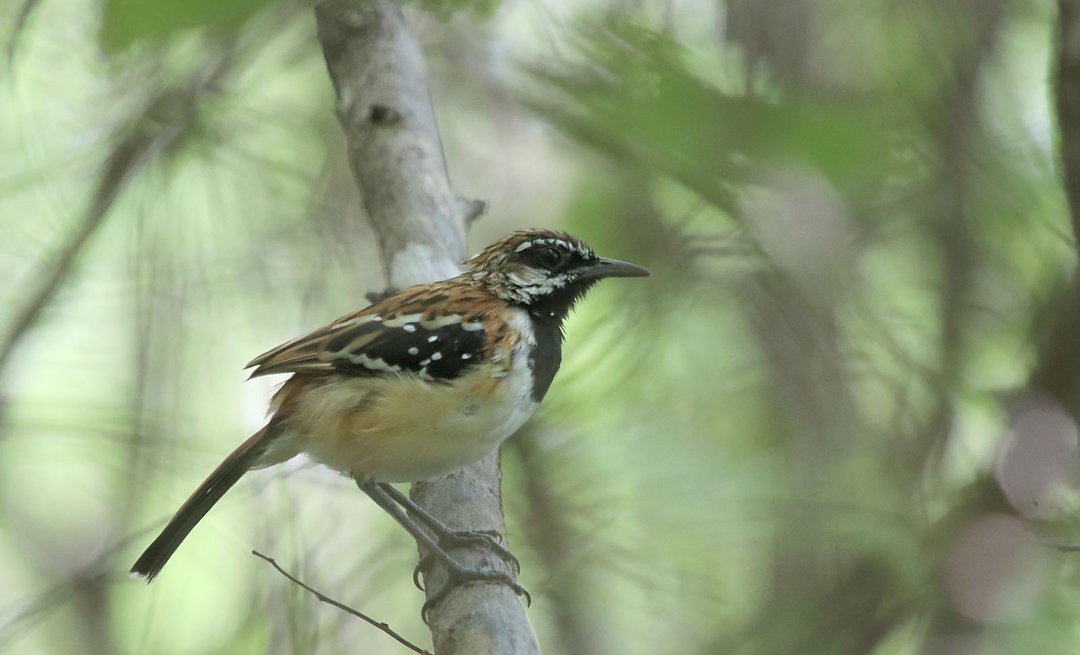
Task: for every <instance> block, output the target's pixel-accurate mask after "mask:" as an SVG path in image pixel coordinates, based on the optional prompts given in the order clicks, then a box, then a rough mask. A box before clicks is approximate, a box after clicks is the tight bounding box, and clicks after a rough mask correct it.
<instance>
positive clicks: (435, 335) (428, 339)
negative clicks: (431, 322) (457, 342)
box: [427, 334, 439, 343]
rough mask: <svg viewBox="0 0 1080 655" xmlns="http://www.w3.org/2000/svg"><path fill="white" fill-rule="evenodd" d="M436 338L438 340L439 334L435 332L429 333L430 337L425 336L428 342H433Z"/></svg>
mask: <svg viewBox="0 0 1080 655" xmlns="http://www.w3.org/2000/svg"><path fill="white" fill-rule="evenodd" d="M438 340H439V335H437V334H433V335H431V336H430V337H428V338H427V342H428V343H435V342H436V341H438Z"/></svg>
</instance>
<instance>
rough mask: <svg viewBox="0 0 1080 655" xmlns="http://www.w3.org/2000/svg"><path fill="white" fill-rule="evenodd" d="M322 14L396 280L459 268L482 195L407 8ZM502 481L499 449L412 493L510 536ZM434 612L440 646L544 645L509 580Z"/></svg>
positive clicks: (427, 573) (485, 562) (340, 3)
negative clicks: (439, 106) (451, 165)
mask: <svg viewBox="0 0 1080 655" xmlns="http://www.w3.org/2000/svg"><path fill="white" fill-rule="evenodd" d="M315 16H316V21H317V26H318V35H319V40H320V41H321V43H322V47H323V52H324V54H325V57H326V63H327V68H328V69H329V72H330V77H331V79H332V80H333V83H334V88H335V89H336V91H337V111H338V118H339V120H340V122H341V126H342V129H343V130H344V132H345V137H346V142H347V147H348V152H349V161H350V163H351V165H352V169H353V173H354V175H355V177H356V182H357V185H358V187H359V189H360V193H361V195H362V197H363V202H364V207H365V208H366V210H367V214H368V216H369V217H370V219H371V222H372V225H373V226H374V228H375V232H376V233H377V234H378V238H379V246H380V249H381V252H382V259H383V263H384V267H385V269H386V274H387V280H388V283H389V285H390V286H391V287H393V288H402V287H405V286H408V285H411V284H416V283H421V282H431V281H434V280H438V279H443V278H446V277H450V276H453V275H455V274H457V273H458V272H459V271H460V266H459V262H461V261H462V260H464V259H465V254H466V252H465V229H466V227H467V225H468V223H469V222H470V221H471V219H473V218H475V217H476V216H477V215H478V214H479V213H481V212H482V211H483V203H481V202H478V201H469V200H466V199H463V198H460V197H458V196H457V195H455V194H454V193H453V192H452V191H451V190H450V184H449V181H448V179H447V172H446V163H445V159H444V157H443V151H442V144H441V142H440V139H439V133H438V127H437V125H436V122H435V114H434V112H433V110H432V105H431V100H430V98H429V96H428V91H427V82H426V79H425V76H424V67H423V59H422V57H421V53H420V49H419V47H418V46H417V44H416V42H415V41H414V39H413V37H412V35H411V33H410V32H409V29H408V26H407V24H406V22H405V18H404V15H403V13H402V10H401V7H400V6H398V5H397V4H395V3H393V2H386V1H375V2H363V1H358V0H330V1H327V2H322V3H320V4H319V5H317V6H316V9H315ZM434 436H435V435H433V437H434ZM500 482H501V474H500V470H499V463H498V457H497V455H492V456H489V457H487V458H485V459H483V460H481V461H479V462H477V463H475V464H473V465H471V466H468V467H466V468H465V469H463V470H461V471H458V472H456V473H454V474H452V475H450V476H448V477H446V478H443V479H440V480H437V481H434V482H427V483H418V484H415V485H414V486H413V492H412V495H413V498H414V499H415V500H416V501H417V502H418V503H420V504H421V505H423V506H424V507H426V508H427V509H428V510H429V511H431V512H432V513H433V514H434V515H435V516H437V517H439V518H440V519H442V520H443V521H444V522H445V523H446V524H447V525H449V526H450V527H453V528H465V529H472V530H494V531H496V532H497V533H498V534H499V535H501V536H502V535H505V526H504V523H503V516H502V498H501V495H500ZM503 538H504V539H505V537H503ZM422 554H423V553H421V555H422ZM454 554H455V555H456V556H457V557H458V558H459V559H460V560H461V561H462V562H463V563H465V564H467V565H471V566H485V567H492V568H494V567H501V568H503V569H504V570H507V571H508V572H510V573H512V572H511V571H509V567H508V565H507V564H506V563H504V562H502V561H501V560H499V559H497V558H487V557H485V556H484V555H482V554H481V553H479V552H478V551H476V550H473V549H461V550H456V551H454ZM422 563H423V566H422V571H423V573H424V581H425V585H426V587H427V593H428V596H429V598H430V597H431V595H433V594H435V593H437V592H439V590H441V589H442V588H443V585H444V584H445V583H446V581H447V576H446V572H445V571H444V570H442V567H441V566H439V565H436V564H435V563H434V562H429V561H424V560H422ZM428 619H429V624H430V627H431V632H432V639H433V643H434V646H435V651H436V653H439V654H440V655H453V654H455V653H460V654H462V655H482V654H484V653H498V654H500V655H503V654H515V653H538V652H539V649H538V647H537V645H536V638H535V636H534V635H533V632H532V627H531V626H530V625H529V622H528V619H527V618H526V616H525V611H524V608H523V606H522V604H521V602H520V601H519V600H518V599H517V597H516V596H515V594H514V592H513V591H511V590H510V589H509V588H507V587H504V586H501V585H490V584H482V585H465V586H460V587H457V588H455V589H453V590H452V591H451V592H450V593H449V595H447V596H446V597H445V598H444V599H443V600H442V601H441V602H440V603H438V604H437V605H435V606H434V607H433V608H432V610H431V611H430V612H429V615H428Z"/></svg>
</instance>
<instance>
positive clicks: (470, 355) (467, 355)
mask: <svg viewBox="0 0 1080 655" xmlns="http://www.w3.org/2000/svg"><path fill="white" fill-rule="evenodd" d="M470 357H472V354H470V353H465V354H464V355H462V356H461V358H462V359H469V358H470Z"/></svg>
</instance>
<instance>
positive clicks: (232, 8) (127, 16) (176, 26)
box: [100, 0, 273, 53]
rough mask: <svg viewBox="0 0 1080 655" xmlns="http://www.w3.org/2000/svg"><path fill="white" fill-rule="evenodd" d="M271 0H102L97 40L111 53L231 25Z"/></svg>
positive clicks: (245, 18)
mask: <svg viewBox="0 0 1080 655" xmlns="http://www.w3.org/2000/svg"><path fill="white" fill-rule="evenodd" d="M271 2H273V0H183V1H182V2H174V1H170V0H105V11H104V17H103V19H102V23H101V34H100V43H101V47H102V49H103V50H105V52H109V53H115V52H118V51H120V50H123V49H125V48H128V47H129V46H131V45H133V44H135V43H137V42H139V41H162V40H165V39H168V38H169V37H171V36H172V35H174V34H176V33H177V32H182V31H184V30H189V29H194V28H211V29H215V28H235V27H238V26H240V25H242V24H243V23H244V22H245V21H247V20H248V19H249V18H251V17H252V16H254V15H255V14H256V13H258V12H259V10H261V9H262V8H263V7H266V6H267V5H269V4H270V3H271Z"/></svg>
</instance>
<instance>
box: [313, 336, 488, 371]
mask: <svg viewBox="0 0 1080 655" xmlns="http://www.w3.org/2000/svg"><path fill="white" fill-rule="evenodd" d="M369 326H371V327H369ZM372 332H376V333H377V334H376V336H375V338H374V339H369V338H368V335H369V334H370V333H372ZM486 345H487V338H486V333H485V332H484V330H483V329H482V328H481V326H480V325H479V324H478V323H477V324H462V323H459V322H455V323H449V324H446V325H438V326H433V327H429V328H425V327H423V323H421V322H411V323H402V324H400V325H397V326H393V327H391V326H388V325H381V326H379V327H375V326H374V325H372V324H370V323H369V324H367V325H365V326H362V327H360V328H357V329H356V330H354V331H348V332H344V333H342V334H340V335H338V336H336V337H334V338H332V339H331V340H329V341H328V342H327V349H326V352H325V353H324V356H325V357H327V358H329V361H330V363H331V364H332V365H333V367H334V369H335V370H337V371H339V372H341V373H350V374H353V375H367V374H370V373H372V372H375V373H378V372H398V371H409V372H413V373H419V374H420V375H422V376H424V377H428V378H432V379H437V380H449V379H452V378H456V377H458V376H459V375H461V374H462V373H464V372H465V371H466V370H468V369H470V368H472V367H473V366H475V365H476V364H477V363H479V362H480V360H481V358H482V357H483V355H484V350H485V348H486Z"/></svg>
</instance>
